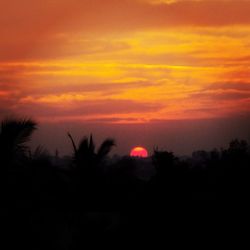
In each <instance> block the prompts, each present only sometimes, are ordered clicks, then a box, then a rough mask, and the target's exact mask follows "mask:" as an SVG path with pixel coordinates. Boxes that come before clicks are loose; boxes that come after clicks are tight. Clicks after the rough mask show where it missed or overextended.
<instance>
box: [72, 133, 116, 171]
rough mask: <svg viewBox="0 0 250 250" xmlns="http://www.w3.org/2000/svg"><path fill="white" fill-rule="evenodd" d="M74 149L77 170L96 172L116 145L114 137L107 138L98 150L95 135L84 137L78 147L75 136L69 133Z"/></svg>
mask: <svg viewBox="0 0 250 250" xmlns="http://www.w3.org/2000/svg"><path fill="white" fill-rule="evenodd" d="M68 137H69V138H70V140H71V143H72V146H73V149H74V157H73V158H74V163H75V167H76V170H77V172H85V173H86V172H88V173H89V174H90V173H94V172H95V171H97V167H98V166H100V164H101V163H103V161H104V160H105V159H106V157H107V156H108V154H109V153H110V151H111V150H112V148H113V147H114V146H115V141H114V140H113V139H109V138H108V139H106V140H104V141H103V143H102V144H101V146H100V147H99V148H98V150H97V152H96V150H95V149H96V146H95V144H94V141H93V136H92V135H90V137H89V138H88V137H84V138H83V139H82V140H81V141H80V143H79V145H78V147H77V146H76V144H75V142H74V139H73V137H72V136H71V134H70V133H68Z"/></svg>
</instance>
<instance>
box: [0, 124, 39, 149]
mask: <svg viewBox="0 0 250 250" xmlns="http://www.w3.org/2000/svg"><path fill="white" fill-rule="evenodd" d="M36 129H37V124H36V122H34V121H33V120H31V119H22V120H17V119H5V120H3V121H2V122H1V131H0V143H1V145H2V146H3V147H6V148H8V149H9V150H13V151H19V152H20V151H24V150H26V149H27V146H26V145H25V144H26V143H27V142H29V141H30V139H31V136H32V134H33V132H34V131H35V130H36Z"/></svg>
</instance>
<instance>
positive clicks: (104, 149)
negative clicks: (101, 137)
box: [97, 139, 115, 159]
mask: <svg viewBox="0 0 250 250" xmlns="http://www.w3.org/2000/svg"><path fill="white" fill-rule="evenodd" d="M114 146H115V141H114V140H113V139H106V140H105V141H104V142H103V143H102V144H101V146H100V148H99V149H98V152H97V157H98V158H99V159H103V158H105V157H106V156H107V155H108V154H109V153H110V151H111V150H112V148H113V147H114Z"/></svg>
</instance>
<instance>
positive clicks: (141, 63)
mask: <svg viewBox="0 0 250 250" xmlns="http://www.w3.org/2000/svg"><path fill="white" fill-rule="evenodd" d="M0 6H1V9H0V34H1V39H0V118H2V117H5V116H9V115H19V116H20V115H21V116H28V117H34V118H35V119H36V120H37V121H38V122H40V123H42V124H46V125H47V124H51V126H52V127H55V126H56V124H64V123H72V124H73V123H74V124H77V123H78V124H79V123H81V124H94V125H93V130H95V127H96V128H97V127H101V126H102V125H104V124H105V126H110V127H112V126H113V125H114V124H116V125H117V124H120V125H121V126H123V125H124V124H125V125H126V126H127V131H130V130H131V129H130V128H131V126H132V125H134V124H139V125H141V126H142V127H143V126H149V125H150V124H155V123H161V124H164V123H168V121H177V122H178V121H180V122H183V121H193V120H204V121H206V120H209V119H212V120H214V119H229V120H230V119H234V118H235V117H249V114H250V112H249V111H250V15H249V13H250V1H249V0H43V1H34V0H22V1H19V0H8V1H6V0H0ZM152 126H153V125H152ZM111 131H112V130H111ZM128 133H129V132H128ZM246 133H247V131H246ZM123 134H124V135H126V129H125V130H124V132H123ZM132 134H133V133H132ZM193 136H195V135H193Z"/></svg>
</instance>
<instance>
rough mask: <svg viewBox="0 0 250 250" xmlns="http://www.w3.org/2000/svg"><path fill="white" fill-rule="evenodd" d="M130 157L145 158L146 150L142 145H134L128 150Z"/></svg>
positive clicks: (146, 155)
mask: <svg viewBox="0 0 250 250" xmlns="http://www.w3.org/2000/svg"><path fill="white" fill-rule="evenodd" d="M130 156H131V157H140V158H147V157H148V151H147V150H146V149H145V148H143V147H134V148H133V149H132V150H131V151H130Z"/></svg>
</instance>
